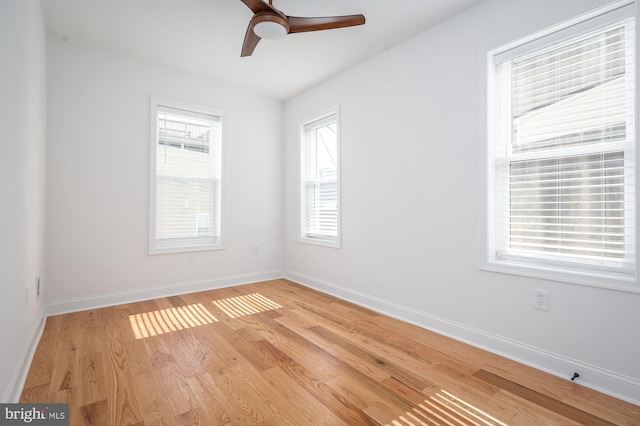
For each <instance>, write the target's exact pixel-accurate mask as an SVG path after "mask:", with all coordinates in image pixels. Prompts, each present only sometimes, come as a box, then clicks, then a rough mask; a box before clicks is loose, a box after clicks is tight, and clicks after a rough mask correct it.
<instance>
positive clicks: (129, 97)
mask: <svg viewBox="0 0 640 426" xmlns="http://www.w3.org/2000/svg"><path fill="white" fill-rule="evenodd" d="M48 49H49V50H48V55H49V57H48V59H49V61H48V67H49V72H48V87H49V115H48V118H49V131H48V137H49V148H48V158H47V160H48V170H47V179H48V193H47V244H46V255H47V263H48V265H49V269H48V285H49V286H50V288H51V292H50V293H49V294H48V295H47V310H48V312H64V311H68V310H77V309H82V308H84V309H86V308H87V307H91V306H99V305H104V304H113V303H121V302H124V301H131V300H135V299H145V298H150V297H156V296H162V295H166V294H168V293H172V292H173V293H183V292H186V291H193V290H199V289H204V288H209V287H216V286H222V285H229V284H235V283H239V282H248V281H256V280H260V279H263V278H268V277H270V276H272V275H274V273H275V275H276V276H279V275H280V274H281V271H282V258H283V256H282V253H283V246H282V216H283V215H282V137H281V136H282V108H283V106H282V103H281V102H278V101H275V100H272V99H270V98H266V97H261V96H257V95H253V94H250V93H248V92H246V91H243V90H240V89H236V88H233V87H230V86H227V85H224V84H220V83H217V82H214V81H211V80H208V79H205V78H203V77H200V76H197V75H192V74H187V73H184V72H181V71H174V70H171V69H168V68H167V67H161V66H156V65H152V64H150V63H147V62H143V61H140V60H137V59H135V58H133V57H129V56H123V55H119V54H114V53H111V52H109V51H106V50H101V49H100V47H96V46H88V45H84V44H81V43H78V42H75V41H74V40H62V39H60V38H54V37H50V38H49V39H48ZM203 54H214V52H203ZM151 95H157V96H161V97H166V98H172V99H177V100H180V101H185V102H189V103H194V104H203V105H208V106H211V107H214V108H219V109H223V110H225V112H226V119H227V121H226V130H225V135H226V141H225V146H224V148H225V153H224V157H225V163H224V183H223V191H224V194H223V203H224V205H223V209H224V217H223V221H224V222H223V245H224V247H225V249H224V250H215V251H203V252H190V253H179V254H162V255H153V256H150V255H149V254H148V241H149V238H148V229H149V225H148V220H149V156H150V154H149V143H150V136H149V134H150V97H151ZM254 246H259V254H257V255H254V254H253V247H254Z"/></svg>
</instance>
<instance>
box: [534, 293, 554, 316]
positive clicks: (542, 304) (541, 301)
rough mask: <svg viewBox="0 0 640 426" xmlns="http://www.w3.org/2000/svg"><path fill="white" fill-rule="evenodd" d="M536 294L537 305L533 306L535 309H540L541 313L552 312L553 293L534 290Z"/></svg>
mask: <svg viewBox="0 0 640 426" xmlns="http://www.w3.org/2000/svg"><path fill="white" fill-rule="evenodd" d="M534 293H535V303H534V305H533V307H534V309H539V310H541V311H549V310H551V293H550V292H549V291H546V290H538V289H535V290H534Z"/></svg>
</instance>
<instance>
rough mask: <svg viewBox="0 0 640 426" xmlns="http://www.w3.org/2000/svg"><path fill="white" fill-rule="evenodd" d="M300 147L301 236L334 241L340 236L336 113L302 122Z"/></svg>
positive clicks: (309, 238)
mask: <svg viewBox="0 0 640 426" xmlns="http://www.w3.org/2000/svg"><path fill="white" fill-rule="evenodd" d="M301 147H302V149H301V153H302V156H301V157H302V158H301V191H302V196H301V199H302V203H301V204H302V206H301V218H302V219H301V226H302V230H301V234H302V235H301V237H302V238H304V239H308V240H315V241H320V242H325V243H330V244H332V245H336V244H338V237H339V185H338V175H339V169H338V167H339V160H338V116H337V113H333V114H331V115H329V116H326V117H323V118H321V119H319V120H316V121H313V122H311V123H308V124H306V125H304V127H303V136H302V144H301Z"/></svg>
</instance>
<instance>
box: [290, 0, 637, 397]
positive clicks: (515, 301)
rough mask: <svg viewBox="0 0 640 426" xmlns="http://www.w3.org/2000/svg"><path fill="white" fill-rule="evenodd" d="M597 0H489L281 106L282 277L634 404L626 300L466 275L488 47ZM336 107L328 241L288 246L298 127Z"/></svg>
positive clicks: (479, 202) (633, 301)
mask: <svg viewBox="0 0 640 426" xmlns="http://www.w3.org/2000/svg"><path fill="white" fill-rule="evenodd" d="M604 3H606V2H605V1H580V0H566V1H562V2H558V1H555V0H540V1H535V2H534V1H529V0H489V1H486V2H484V3H482V4H480V5H479V6H477V7H475V8H473V9H470V10H468V11H467V12H465V13H463V14H461V15H458V16H457V17H454V18H453V19H451V20H449V21H447V22H445V23H443V24H441V25H439V26H437V27H435V28H433V29H431V30H429V31H427V32H425V33H423V34H422V35H420V36H418V37H416V38H414V39H412V40H409V41H407V42H405V43H403V44H401V45H399V46H397V47H395V48H392V49H391V50H389V51H387V52H385V53H384V54H382V55H380V56H378V57H376V58H374V59H372V60H370V61H368V62H366V63H364V64H361V65H360V66H358V67H356V68H353V69H351V70H350V71H348V72H345V73H343V74H341V75H339V76H337V77H335V78H333V79H331V80H330V81H328V82H326V83H324V84H321V85H320V86H318V87H316V88H314V89H312V90H309V91H307V92H305V93H303V94H301V95H299V96H297V97H294V98H293V99H290V100H289V101H287V102H286V104H285V176H284V178H285V212H284V214H285V217H284V223H285V224H286V225H285V268H286V276H288V277H291V278H292V279H295V280H297V281H299V282H302V283H306V284H309V285H311V286H314V287H316V288H320V289H323V290H325V291H328V292H332V293H334V294H338V295H341V296H343V297H347V298H350V299H352V300H354V301H357V302H359V303H364V304H367V305H369V306H371V307H374V308H376V309H378V310H383V311H386V312H389V313H391V314H393V315H396V316H399V317H402V318H405V319H408V320H410V321H412V322H416V323H418V324H421V325H423V326H426V327H428V328H433V329H436V330H439V331H442V332H445V333H447V334H450V335H453V336H454V337H457V338H461V339H463V340H466V341H469V342H472V343H474V344H476V345H478V346H484V347H486V348H488V349H489V350H492V351H494V352H498V353H502V354H505V355H507V356H510V357H511V358H516V359H519V360H521V361H524V362H526V363H528V364H532V365H534V366H536V367H538V368H542V369H544V370H547V371H550V372H552V373H554V374H558V375H560V376H562V377H567V378H569V377H571V375H572V373H573V372H574V371H579V372H580V373H581V379H580V380H581V383H582V384H585V385H587V386H590V387H593V388H596V389H600V390H603V391H606V392H608V393H610V394H613V395H617V396H620V397H622V398H624V399H627V400H630V401H635V402H636V403H640V363H639V362H638V360H640V331H638V325H639V324H640V294H637V293H636V294H634V293H629V292H621V291H612V290H605V289H601V288H594V287H586V286H580V285H574V284H568V283H563V282H553V281H543V280H537V279H531V278H524V277H517V276H510V275H505V274H498V273H491V272H484V271H481V270H480V266H481V264H482V255H483V253H482V250H483V249H482V247H483V244H484V242H483V237H482V234H483V226H482V223H483V220H484V217H483V211H484V208H485V201H484V199H485V198H484V182H483V179H484V161H485V160H484V158H485V157H484V155H485V153H484V145H485V139H484V129H485V127H484V126H485V125H484V120H485V112H486V108H485V104H484V102H485V101H484V96H485V93H484V92H485V84H486V83H485V74H486V72H485V69H486V68H485V66H486V65H485V55H486V51H487V50H488V49H491V48H495V47H498V46H500V45H502V44H505V43H507V42H510V41H512V40H513V39H516V38H519V37H522V36H525V35H528V34H530V33H532V32H535V31H537V30H539V29H542V28H546V27H548V26H550V25H554V24H556V23H558V22H560V21H562V20H564V19H567V18H569V17H571V16H572V15H574V14H576V13H581V12H583V11H587V10H590V9H592V8H593V7H595V6H597V5H601V4H604ZM338 104H339V105H340V111H341V147H342V157H341V159H342V233H343V234H342V248H341V249H333V248H326V247H318V246H312V245H306V244H301V243H299V242H298V220H299V219H298V200H299V194H298V186H297V185H298V156H299V152H298V135H299V125H300V124H301V123H303V122H304V121H305V120H308V119H310V118H313V117H314V116H315V115H317V114H318V113H321V112H323V111H326V110H327V109H328V108H330V107H333V106H335V105H338ZM534 289H543V290H548V291H550V292H551V311H550V312H543V311H539V310H534V309H533V300H534Z"/></svg>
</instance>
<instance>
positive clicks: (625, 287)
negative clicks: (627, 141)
mask: <svg viewBox="0 0 640 426" xmlns="http://www.w3.org/2000/svg"><path fill="white" fill-rule="evenodd" d="M625 6H627V7H630V8H632V10H633V14H634V15H635V16H636V18H637V17H638V16H639V15H640V13H638V8H639V7H640V6H639V5H638V3H635V2H634V1H632V0H623V1H617V2H612V3H610V4H608V5H606V6H604V7H602V8H599V9H596V10H593V11H590V12H587V13H583V14H580V15H579V16H577V17H575V18H572V19H568V20H566V21H564V22H562V23H560V24H557V25H553V26H550V27H548V28H546V29H542V30H541V31H538V32H535V34H533V35H529V36H525V37H522V38H520V39H518V40H516V41H514V42H510V43H508V44H505V45H503V46H501V47H499V48H496V49H491V50H487V55H486V56H484V57H483V58H482V60H483V61H486V62H485V63H484V65H483V66H482V69H483V70H485V72H486V74H485V75H484V76H483V77H485V78H484V81H486V82H487V83H486V85H485V86H484V87H483V92H484V93H483V94H484V98H485V100H486V103H485V105H486V109H485V110H484V119H483V121H484V123H483V124H484V125H485V126H486V127H485V129H484V136H483V138H485V140H486V142H485V144H484V150H485V151H484V155H483V156H481V158H482V161H483V164H482V170H484V176H483V180H484V182H485V185H484V188H483V189H484V192H483V194H484V196H483V199H482V200H481V205H482V206H483V207H484V208H482V209H481V215H482V223H483V224H484V227H483V230H482V232H481V238H482V247H483V254H482V259H481V264H480V269H481V270H483V271H489V272H497V273H503V274H510V275H516V276H524V277H530V278H538V279H545V280H550V281H558V282H565V283H571V284H578V285H586V286H592V287H598V288H605V289H611V290H618V291H623V292H629V293H640V285H639V284H640V283H639V281H638V267H639V265H638V264H639V260H640V256H639V255H640V250H638V249H636V253H635V268H636V270H635V273H633V274H632V275H628V276H624V275H620V274H614V273H608V272H606V271H596V270H594V271H593V272H591V273H587V272H585V270H584V269H580V270H575V271H572V270H571V269H570V268H562V269H560V268H556V267H554V265H552V264H550V265H548V266H544V265H541V264H536V265H527V264H525V263H522V262H513V261H510V260H509V259H503V260H498V259H497V258H496V246H495V242H494V241H493V240H494V236H495V235H496V224H495V221H494V218H493V217H492V216H493V215H492V213H491V212H492V209H493V208H494V206H495V202H496V200H495V192H496V191H495V189H494V188H495V185H494V182H495V178H496V177H495V170H494V168H492V167H490V166H489V164H490V159H492V158H495V152H494V150H495V148H496V144H495V143H493V142H492V140H493V138H495V135H496V133H497V130H496V128H495V126H496V108H495V105H496V99H495V93H494V90H493V87H495V84H496V82H495V61H496V57H497V56H510V55H516V54H517V53H518V49H519V47H520V46H522V45H525V44H527V43H530V42H531V41H532V40H536V39H540V38H544V37H547V36H549V35H552V34H554V33H557V32H559V31H566V30H567V29H569V28H571V27H573V26H575V25H579V24H581V23H586V22H587V21H590V20H591V25H594V24H595V25H603V20H606V19H611V20H614V19H618V17H619V15H618V13H619V11H620V9H621V8H624V7H625ZM612 12H613V13H612ZM605 14H608V17H607V18H604V19H602V17H601V15H605ZM593 18H595V21H594V20H593ZM587 25H589V24H587ZM636 25H637V22H636ZM586 28H588V27H586V26H583V27H582V28H579V30H580V31H585V30H586ZM639 38H640V31H638V29H637V28H636V58H637V57H638V56H637V48H638V46H639V43H638V39H639ZM534 43H535V41H534ZM544 43H549V39H547V40H545V42H542V43H540V45H539V46H536V47H538V48H542V45H543V44H544ZM636 61H637V59H636ZM635 80H636V94H637V88H638V80H639V77H638V70H637V69H636V70H635ZM638 117H639V112H638V97H637V95H636V105H635V121H636V123H638V122H639V121H638ZM635 133H636V134H635V144H636V151H637V150H638V149H637V146H638V132H637V130H636V132H635ZM637 156H638V155H637V153H636V160H635V163H636V164H635V165H636V181H635V185H636V188H639V186H638V173H637V170H639V169H638V166H639V161H638V159H637ZM634 203H635V211H636V237H637V233H638V219H637V218H638V215H637V212H638V207H639V200H638V197H635V200H634Z"/></svg>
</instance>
